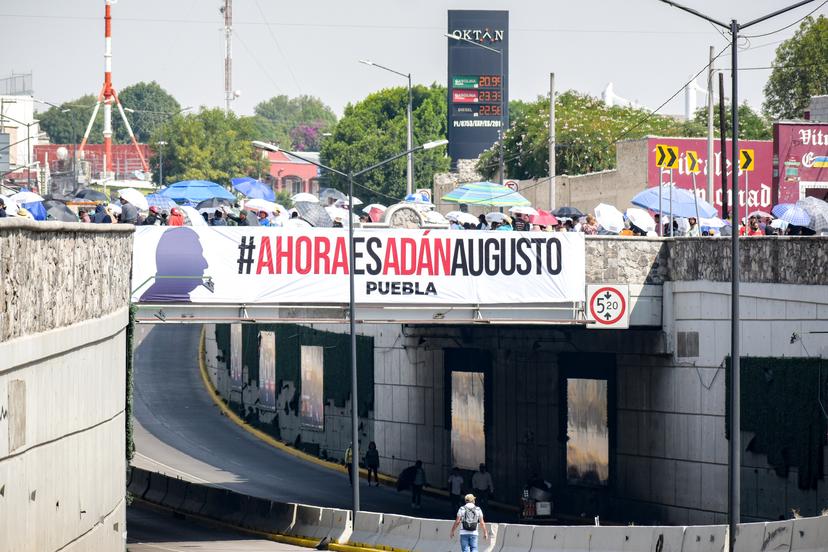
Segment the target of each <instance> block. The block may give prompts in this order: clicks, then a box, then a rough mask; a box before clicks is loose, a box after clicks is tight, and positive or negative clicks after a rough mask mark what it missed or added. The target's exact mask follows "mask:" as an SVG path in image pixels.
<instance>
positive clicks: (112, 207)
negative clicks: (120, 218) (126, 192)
mask: <svg viewBox="0 0 828 552" xmlns="http://www.w3.org/2000/svg"><path fill="white" fill-rule="evenodd" d="M106 209H107V210H108V211H112V212H113V213H114V214H116V215H120V214H121V206H120V205H117V204H115V203H110V204H109V205H107V206H106Z"/></svg>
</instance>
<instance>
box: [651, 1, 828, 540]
mask: <svg viewBox="0 0 828 552" xmlns="http://www.w3.org/2000/svg"><path fill="white" fill-rule="evenodd" d="M661 1H662V2H664V3H665V4H668V5H670V6H672V7H674V8H678V9H680V10H683V11H685V12H687V13H690V14H692V15H695V16H696V17H699V18H701V19H704V20H705V21H707V22H709V23H712V24H713V25H717V26H719V27H722V28H724V29H727V30H729V31H730V62H731V68H730V72H731V75H730V78H731V85H732V91H731V95H732V97H731V99H730V105H731V110H730V111H731V123H732V126H733V129H732V132H733V137H732V138H731V143H730V144H731V160H732V161H731V163H732V164H731V166H732V170H731V190H732V191H733V198H734V200H733V201H732V202H731V203H732V204H733V205H732V213H733V219H732V220H733V235H732V237H731V241H730V244H731V245H730V252H731V272H730V412H729V414H730V420H729V433H730V450H729V454H728V481H727V483H728V485H727V487H728V524H729V526H730V530H729V538H730V548H729V550H734V549H735V545H736V533H737V531H738V525H739V522H740V521H741V504H740V500H741V481H740V479H739V478H740V473H741V464H742V445H741V435H740V434H739V432H740V431H741V429H740V428H741V419H740V413H741V412H740V411H741V405H740V385H741V382H740V377H741V373H740V369H741V367H740V362H739V354H740V351H739V346H740V340H739V331H740V326H741V324H740V321H739V220H740V217H739V200H738V194H737V192H738V191H739V67H738V62H739V48H738V47H737V44H736V42H737V40H738V38H739V31H741V30H744V29H747V28H748V27H751V26H753V25H756V24H757V23H761V22H763V21H767V20H768V19H771V18H772V17H776V16H777V15H781V14H783V13H786V12H788V11H790V10H792V9H795V8H798V7H800V6H804V5H805V4H808V3H810V2H813V1H814V0H801V1H800V2H797V3H796V4H793V5H791V6H788V7H787V8H782V9H779V10H776V11H774V12H772V13H769V14H767V15H764V16H762V17H759V18H756V19H754V20H752V21H749V22H747V23H745V24H742V25H740V24H739V22H738V21H737V20H736V19H731V21H730V23H723V22H721V21H718V20H716V19H713V18H712V17H710V16H707V15H705V14H703V13H701V12H699V11H697V10H694V9H693V8H688V7H686V6H683V5H681V4H677V3H676V2H673V1H671V0H661ZM722 153H724V152H722ZM745 212H747V197H745Z"/></svg>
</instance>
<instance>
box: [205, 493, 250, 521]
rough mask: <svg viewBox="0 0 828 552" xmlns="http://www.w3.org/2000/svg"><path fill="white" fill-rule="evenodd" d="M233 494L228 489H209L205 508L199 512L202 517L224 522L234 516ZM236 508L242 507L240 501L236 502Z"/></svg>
mask: <svg viewBox="0 0 828 552" xmlns="http://www.w3.org/2000/svg"><path fill="white" fill-rule="evenodd" d="M233 494H235V493H231V492H230V491H228V490H226V489H219V488H218V487H207V496H206V497H205V500H204V507H203V508H202V509H201V511H200V512H199V514H200V515H202V516H205V517H208V518H210V519H215V520H218V521H224V520H225V519H227V518H229V517H230V516H231V515H232V514H233V507H232V506H231V503H232V502H234V501H233V496H232V495H233ZM235 502H236V504H235V505H236V506H237V507H238V506H239V505H240V501H238V499H237V500H235Z"/></svg>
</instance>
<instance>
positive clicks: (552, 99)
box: [549, 73, 557, 211]
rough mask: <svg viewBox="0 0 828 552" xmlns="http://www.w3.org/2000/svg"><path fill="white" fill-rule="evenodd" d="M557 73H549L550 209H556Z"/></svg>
mask: <svg viewBox="0 0 828 552" xmlns="http://www.w3.org/2000/svg"><path fill="white" fill-rule="evenodd" d="M555 162H556V159H555V73H549V210H550V211H552V210H553V209H555V194H556V192H557V190H556V189H555Z"/></svg>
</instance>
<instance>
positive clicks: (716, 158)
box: [647, 137, 775, 213]
mask: <svg viewBox="0 0 828 552" xmlns="http://www.w3.org/2000/svg"><path fill="white" fill-rule="evenodd" d="M657 145H666V146H675V147H677V148H678V157H679V159H678V168H677V169H674V170H673V171H672V178H673V182H674V183H675V184H676V187H678V188H683V189H685V190H689V191H691V192H692V191H693V178H694V173H692V172H690V171H688V170H687V169H688V166H687V158H686V154H687V151H688V150H689V151H692V152H695V153H696V154H697V157H698V160H699V165H700V169H701V171H700V172H699V173H698V174H695V180H696V193H697V194H698V195H699V197H700V198H702V199H704V200H705V201H707V202H709V203H710V204H711V205H713V206H714V207H716V208H717V209H719V213H721V209H722V171H721V163H720V155H721V142H720V141H719V140H718V139H716V140H715V141H714V143H713V163H712V164H711V165H712V166H711V167H710V168H711V169H712V170H713V171H714V173H713V174H714V177H713V201H710V199H708V197H707V170H708V159H707V140H706V139H705V138H658V137H649V138H647V185H648V186H649V187H651V188H652V187H654V186H658V184H659V179H660V178H663V182H664V183H665V184H666V183H668V182H670V176H671V174H670V172H669V171H666V170H665V171H664V173H663V174H662V175H660V174H659V173H660V171H661V169H659V167H658V166H657V165H656V146H657ZM726 148H727V151H726V155H727V163H726V165H727V197H728V202H727V204H728V205H733V199H732V198H733V197H734V196H733V191H732V190H731V189H730V184H731V179H730V177H731V173H732V160H731V159H730V153H731V149H730V148H731V141H730V140H727V143H726ZM739 149H740V150H744V149H750V150H753V152H754V155H755V161H754V170H753V171H750V172H746V171H739V193H738V196H737V197H738V199H739V205H740V209H741V211H740V212H741V213H744V212H745V211H744V208H745V202H747V208H748V209H749V210H756V209H761V210H763V211H770V209H771V208H772V207H773V206H774V205H775V202H774V197H773V190H774V188H773V178H772V175H773V167H772V163H771V159H772V157H773V142H771V141H769V140H739ZM746 183H747V186H748V190H747V194H746V193H745V184H746Z"/></svg>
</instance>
